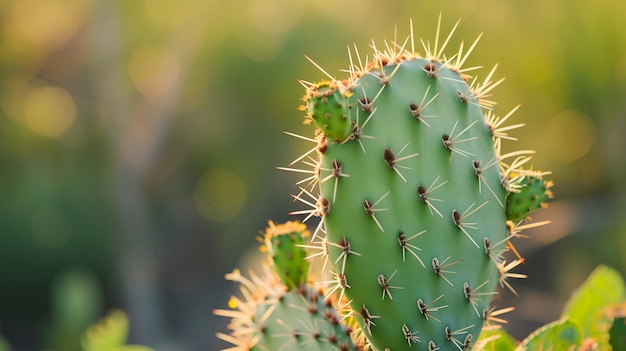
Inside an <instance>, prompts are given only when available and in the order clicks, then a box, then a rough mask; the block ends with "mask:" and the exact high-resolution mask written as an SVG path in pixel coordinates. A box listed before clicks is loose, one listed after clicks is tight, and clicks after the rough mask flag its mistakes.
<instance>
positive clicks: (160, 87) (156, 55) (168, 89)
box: [128, 47, 181, 102]
mask: <svg viewBox="0 0 626 351" xmlns="http://www.w3.org/2000/svg"><path fill="white" fill-rule="evenodd" d="M180 73H181V63H180V59H179V58H178V57H177V56H176V55H175V54H174V53H171V52H167V51H165V50H162V49H154V48H146V47H139V48H137V49H135V50H134V51H133V53H132V54H131V56H130V59H129V60H128V75H129V76H130V80H131V81H132V83H133V85H134V86H135V88H137V90H138V91H139V92H140V93H141V95H143V97H144V98H146V99H147V100H148V101H150V102H157V101H160V100H162V99H164V98H166V96H167V94H172V93H173V88H174V87H175V85H176V82H177V81H178V79H179V76H180Z"/></svg>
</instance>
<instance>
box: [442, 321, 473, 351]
mask: <svg viewBox="0 0 626 351" xmlns="http://www.w3.org/2000/svg"><path fill="white" fill-rule="evenodd" d="M473 327H474V325H473V324H472V325H469V326H467V327H465V328H461V329H458V330H455V331H452V330H451V329H450V327H449V326H446V328H445V329H444V331H445V333H446V339H448V340H450V341H452V343H453V344H454V346H456V347H457V348H458V349H459V350H461V348H462V347H463V342H461V340H459V339H457V338H456V336H458V335H463V334H467V330H468V329H470V328H473Z"/></svg>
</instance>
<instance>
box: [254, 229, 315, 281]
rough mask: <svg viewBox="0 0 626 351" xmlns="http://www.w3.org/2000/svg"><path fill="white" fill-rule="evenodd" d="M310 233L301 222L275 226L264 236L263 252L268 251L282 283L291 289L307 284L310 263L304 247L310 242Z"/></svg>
mask: <svg viewBox="0 0 626 351" xmlns="http://www.w3.org/2000/svg"><path fill="white" fill-rule="evenodd" d="M309 235H310V234H309V231H308V230H307V228H306V225H304V224H303V223H301V222H296V221H293V222H286V223H284V224H278V225H276V224H274V222H272V221H270V222H269V227H268V228H267V229H266V230H265V233H264V234H263V238H262V240H263V242H264V245H263V246H261V249H262V251H267V253H268V254H269V256H270V258H271V259H272V262H273V268H274V271H275V272H276V274H277V275H278V277H279V278H280V280H281V281H282V283H283V284H284V285H285V286H286V287H288V288H289V289H294V288H297V287H300V286H302V285H304V283H306V279H307V274H308V270H309V261H307V260H305V258H306V257H307V253H306V251H305V249H304V247H303V245H305V244H307V242H308V240H309Z"/></svg>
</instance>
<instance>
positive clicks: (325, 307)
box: [214, 270, 357, 351]
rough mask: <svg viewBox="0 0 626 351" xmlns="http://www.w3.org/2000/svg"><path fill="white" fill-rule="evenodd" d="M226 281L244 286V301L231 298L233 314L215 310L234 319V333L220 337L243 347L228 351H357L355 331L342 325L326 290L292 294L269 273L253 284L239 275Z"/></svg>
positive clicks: (254, 277)
mask: <svg viewBox="0 0 626 351" xmlns="http://www.w3.org/2000/svg"><path fill="white" fill-rule="evenodd" d="M226 278H227V279H229V280H232V281H235V282H237V283H239V284H240V288H241V291H242V296H244V298H243V299H240V298H236V297H233V298H231V300H230V302H229V306H230V307H231V308H232V309H230V310H216V311H214V313H215V314H216V315H220V316H225V317H230V318H231V323H230V324H229V325H228V328H229V329H231V330H232V334H223V333H218V334H217V336H218V337H219V338H220V339H222V340H224V341H227V342H229V343H231V344H233V345H235V346H237V348H229V349H228V350H242V351H244V350H250V351H267V350H285V351H299V350H310V351H344V350H345V351H349V350H357V348H356V347H355V344H354V343H353V341H352V336H353V334H354V332H353V329H352V328H351V327H348V326H345V325H344V324H342V323H341V320H340V319H341V317H340V315H339V314H338V313H337V310H336V307H335V304H334V303H333V300H331V299H327V300H324V291H323V290H321V289H319V288H314V287H312V286H302V287H300V288H297V289H292V290H286V289H285V287H284V286H282V285H281V284H280V283H279V281H278V280H276V277H275V275H273V274H272V273H271V272H269V271H266V272H265V276H264V277H260V276H257V275H254V274H251V277H250V279H248V278H246V277H243V276H242V275H241V274H240V273H239V271H237V270H235V271H234V272H233V273H231V274H228V275H227V276H226Z"/></svg>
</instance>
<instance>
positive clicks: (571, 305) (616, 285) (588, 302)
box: [562, 265, 626, 350]
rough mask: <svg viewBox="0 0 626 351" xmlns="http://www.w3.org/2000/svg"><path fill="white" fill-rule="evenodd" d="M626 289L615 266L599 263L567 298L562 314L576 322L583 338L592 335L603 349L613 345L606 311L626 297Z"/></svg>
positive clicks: (609, 319)
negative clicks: (610, 344) (609, 343)
mask: <svg viewBox="0 0 626 351" xmlns="http://www.w3.org/2000/svg"><path fill="white" fill-rule="evenodd" d="M625 291H626V288H625V284H624V279H623V278H622V276H621V275H620V274H619V273H618V272H617V271H616V270H614V269H612V268H609V267H607V266H603V265H600V266H598V267H597V268H596V269H595V270H594V271H593V272H591V274H590V275H589V277H588V278H587V280H585V282H584V283H583V284H582V285H581V286H580V287H579V288H578V289H577V290H576V292H575V293H574V295H573V296H572V297H571V298H570V300H569V301H568V302H567V304H566V305H565V309H564V311H563V315H562V318H566V319H569V320H570V321H572V322H573V323H576V325H578V327H579V328H580V331H581V334H582V338H583V339H587V338H593V339H594V340H596V341H597V342H598V344H599V346H600V348H599V349H600V350H604V349H610V348H609V346H608V340H609V335H608V330H609V327H610V323H611V321H612V320H611V318H608V317H607V316H606V313H605V311H606V309H607V307H609V306H610V305H615V304H618V303H620V302H622V301H624V297H625Z"/></svg>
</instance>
